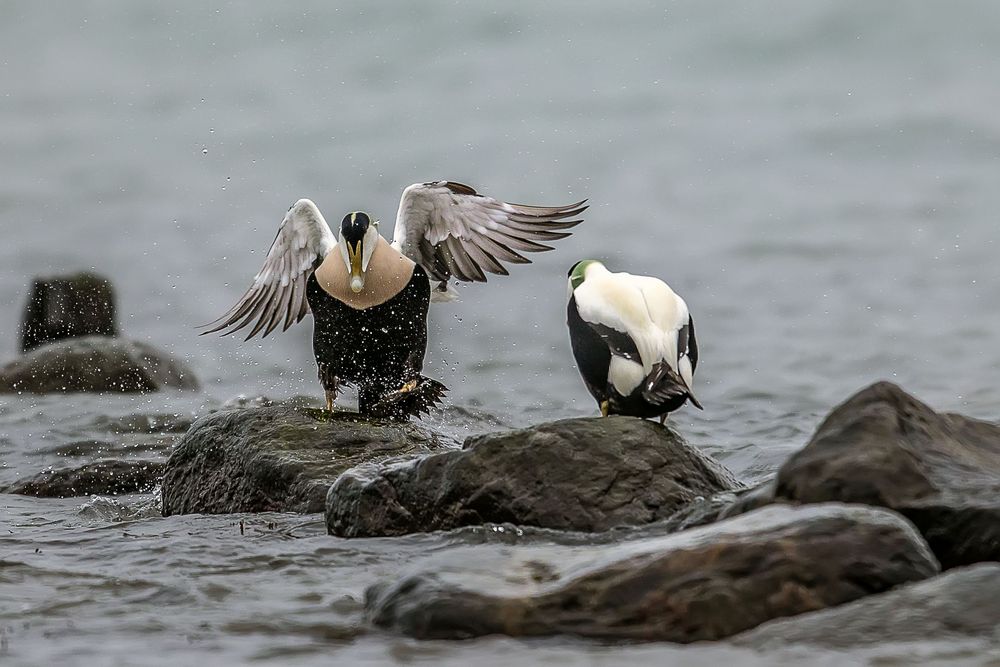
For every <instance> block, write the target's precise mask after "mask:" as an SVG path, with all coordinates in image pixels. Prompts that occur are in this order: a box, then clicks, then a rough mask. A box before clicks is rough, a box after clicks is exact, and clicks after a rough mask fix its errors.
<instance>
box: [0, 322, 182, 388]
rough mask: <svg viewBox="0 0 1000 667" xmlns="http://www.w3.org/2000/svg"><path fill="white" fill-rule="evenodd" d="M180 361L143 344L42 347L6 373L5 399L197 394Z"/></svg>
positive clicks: (92, 339)
mask: <svg viewBox="0 0 1000 667" xmlns="http://www.w3.org/2000/svg"><path fill="white" fill-rule="evenodd" d="M197 387H198V382H197V380H196V379H195V376H194V374H193V373H192V372H191V370H190V369H189V368H188V367H187V366H186V365H185V364H183V363H182V362H181V361H179V360H178V359H175V358H172V357H170V356H169V355H167V354H165V353H163V352H160V351H158V350H157V349H155V348H154V347H152V346H150V345H147V344H146V343H142V342H139V341H132V340H126V339H124V338H108V337H106V336H87V337H84V338H71V339H68V340H63V341H59V342H55V343H49V344H47V345H43V346H41V347H37V348H35V349H33V350H32V351H30V352H28V353H27V354H25V355H23V356H21V357H18V358H17V359H15V360H14V361H11V362H10V363H8V364H7V365H6V366H3V367H2V368H0V393H4V392H6V393H11V392H19V391H23V392H28V393H35V394H44V393H54V392H70V391H86V392H144V391H157V390H159V389H197Z"/></svg>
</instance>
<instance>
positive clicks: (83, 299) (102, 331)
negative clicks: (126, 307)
mask: <svg viewBox="0 0 1000 667" xmlns="http://www.w3.org/2000/svg"><path fill="white" fill-rule="evenodd" d="M93 335H98V336H117V335H118V324H117V322H116V321H115V293H114V288H113V287H112V286H111V281H109V280H108V279H107V278H105V277H103V276H99V275H96V274H93V273H77V274H73V275H66V276H50V277H45V278H35V282H34V284H33V285H32V287H31V293H30V294H29V295H28V302H27V303H26V304H25V307H24V319H23V321H22V323H21V352H22V353H23V352H29V351H30V350H33V349H34V348H36V347H39V346H41V345H44V344H46V343H51V342H53V341H57V340H62V339H64V338H76V337H79V336H93Z"/></svg>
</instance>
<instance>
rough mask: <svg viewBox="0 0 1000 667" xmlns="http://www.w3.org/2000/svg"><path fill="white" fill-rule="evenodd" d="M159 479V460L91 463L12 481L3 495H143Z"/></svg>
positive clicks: (160, 466)
mask: <svg viewBox="0 0 1000 667" xmlns="http://www.w3.org/2000/svg"><path fill="white" fill-rule="evenodd" d="M162 476H163V463H161V462H159V461H117V460H108V461H94V462H92V463H87V464H85V465H82V466H79V467H76V468H62V469H59V470H46V471H45V472H40V473H38V474H37V475H35V476H33V477H29V478H27V479H22V480H18V481H17V482H14V483H13V484H11V485H10V486H8V487H7V488H5V489H3V492H4V493H17V494H20V495H23V496H37V497H39V498H72V497H74V496H90V495H100V496H113V495H119V494H123V493H144V492H147V491H151V490H152V489H153V488H154V487H155V486H156V485H157V484H158V483H159V482H160V478H161V477H162Z"/></svg>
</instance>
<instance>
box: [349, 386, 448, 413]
mask: <svg viewBox="0 0 1000 667" xmlns="http://www.w3.org/2000/svg"><path fill="white" fill-rule="evenodd" d="M446 391H448V388H447V387H445V386H444V385H443V384H441V383H440V382H438V381H437V380H432V379H430V378H427V377H424V376H423V375H418V376H417V377H416V378H414V379H413V380H410V381H409V382H407V383H405V384H404V385H403V386H402V387H400V388H399V389H397V390H396V391H392V392H389V393H388V394H386V395H385V396H383V397H382V398H380V399H379V400H378V401H376V402H375V403H374V404H373V405H371V406H370V407H369V408H368V409H367V410H366V411H365V414H367V415H369V416H372V417H380V418H383V419H392V420H395V421H406V419H407V418H409V417H411V416H416V417H419V416H420V415H421V413H426V412H429V411H430V408H431V407H433V406H434V405H436V404H437V403H440V402H441V398H442V396H443V395H444V393H445V392H446Z"/></svg>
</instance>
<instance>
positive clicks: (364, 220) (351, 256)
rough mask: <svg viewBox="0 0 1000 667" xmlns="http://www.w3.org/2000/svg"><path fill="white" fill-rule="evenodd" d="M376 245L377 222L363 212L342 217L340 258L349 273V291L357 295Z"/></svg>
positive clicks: (362, 287)
mask: <svg viewBox="0 0 1000 667" xmlns="http://www.w3.org/2000/svg"><path fill="white" fill-rule="evenodd" d="M377 244H378V220H372V219H371V217H370V216H369V215H368V214H367V213H365V212H364V211H354V212H353V213H348V214H347V215H345V216H344V219H343V220H342V221H341V223H340V239H339V240H338V241H337V245H339V246H340V256H341V257H343V259H344V263H345V264H347V270H348V271H350V272H351V291H352V292H354V293H355V294H357V293H358V292H360V291H361V290H362V289H364V287H365V271H367V270H368V262H369V261H370V260H371V258H372V253H373V252H375V246H376V245H377Z"/></svg>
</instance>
